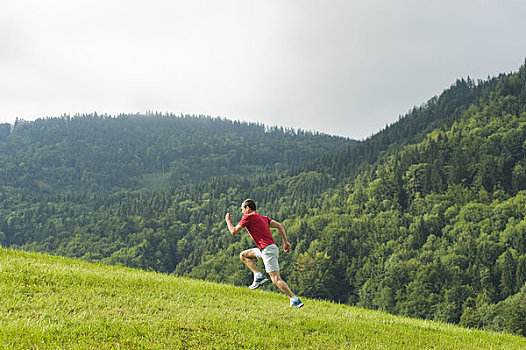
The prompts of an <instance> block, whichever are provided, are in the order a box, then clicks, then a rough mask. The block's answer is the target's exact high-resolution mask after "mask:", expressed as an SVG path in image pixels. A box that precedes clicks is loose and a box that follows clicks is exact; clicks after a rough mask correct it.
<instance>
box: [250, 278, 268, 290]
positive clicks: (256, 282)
mask: <svg viewBox="0 0 526 350" xmlns="http://www.w3.org/2000/svg"><path fill="white" fill-rule="evenodd" d="M267 281H268V278H266V277H265V275H261V276H260V277H257V278H255V279H254V282H252V284H251V285H250V286H248V289H257V288H259V286H261V285H262V284H263V283H265V282H267Z"/></svg>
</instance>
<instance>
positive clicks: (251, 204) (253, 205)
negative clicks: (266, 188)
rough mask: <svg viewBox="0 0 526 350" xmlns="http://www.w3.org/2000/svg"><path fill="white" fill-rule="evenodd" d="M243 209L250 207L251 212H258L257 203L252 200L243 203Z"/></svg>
mask: <svg viewBox="0 0 526 350" xmlns="http://www.w3.org/2000/svg"><path fill="white" fill-rule="evenodd" d="M243 207H249V208H250V209H251V210H253V211H256V202H254V201H253V200H252V199H246V200H245V201H244V202H243Z"/></svg>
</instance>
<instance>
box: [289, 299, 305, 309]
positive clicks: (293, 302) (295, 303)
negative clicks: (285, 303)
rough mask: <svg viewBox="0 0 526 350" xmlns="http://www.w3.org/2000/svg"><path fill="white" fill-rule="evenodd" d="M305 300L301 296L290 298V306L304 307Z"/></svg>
mask: <svg viewBox="0 0 526 350" xmlns="http://www.w3.org/2000/svg"><path fill="white" fill-rule="evenodd" d="M302 306H303V302H302V301H301V300H300V299H299V298H295V300H292V299H290V307H302Z"/></svg>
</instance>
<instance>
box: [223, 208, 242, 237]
mask: <svg viewBox="0 0 526 350" xmlns="http://www.w3.org/2000/svg"><path fill="white" fill-rule="evenodd" d="M225 221H226V225H227V226H228V230H229V231H230V234H231V235H232V236H235V235H237V234H238V233H239V232H241V231H242V230H243V226H241V225H236V226H234V225H233V224H232V215H231V214H230V213H227V214H226V215H225Z"/></svg>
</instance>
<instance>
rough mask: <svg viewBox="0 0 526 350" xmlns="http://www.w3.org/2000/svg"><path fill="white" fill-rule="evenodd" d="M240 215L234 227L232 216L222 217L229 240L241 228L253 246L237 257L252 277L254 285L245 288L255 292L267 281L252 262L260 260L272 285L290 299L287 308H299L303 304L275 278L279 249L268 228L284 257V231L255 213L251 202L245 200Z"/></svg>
mask: <svg viewBox="0 0 526 350" xmlns="http://www.w3.org/2000/svg"><path fill="white" fill-rule="evenodd" d="M241 211H242V212H243V218H241V221H239V224H237V225H236V226H234V225H233V224H232V215H231V214H230V213H227V214H226V215H225V221H226V224H227V226H228V230H229V231H230V233H231V234H232V235H233V236H235V235H237V234H238V233H239V232H241V231H242V230H243V228H246V229H247V231H248V233H249V234H250V236H251V237H252V239H253V240H254V243H256V246H257V248H253V249H248V250H245V251H243V252H241V254H239V258H240V259H241V261H243V263H245V265H247V267H248V268H249V269H250V271H252V272H253V273H254V282H253V283H252V284H251V285H250V286H249V287H248V288H250V289H256V288H258V287H259V286H261V285H262V284H263V283H265V282H267V281H268V279H267V278H266V277H265V275H263V274H262V273H261V272H259V271H258V269H257V267H256V263H255V262H254V260H255V259H258V258H259V259H262V260H263V263H264V264H265V270H266V271H267V273H268V274H269V275H270V279H271V280H272V283H274V284H275V285H276V286H277V287H278V288H279V289H280V290H281V291H282V292H283V293H285V295H287V296H288V297H289V298H290V306H291V307H302V306H303V303H302V302H301V300H300V299H299V298H298V297H297V296H295V295H294V294H293V293H292V292H291V290H290V288H289V286H288V285H287V283H286V282H285V281H284V280H282V279H281V277H280V275H279V264H278V255H279V249H278V247H277V246H276V243H275V242H274V238H273V237H272V233H270V228H277V229H278V231H279V233H280V234H281V238H282V239H283V250H284V251H285V252H287V253H288V252H290V249H291V247H290V243H289V241H288V240H287V234H286V232H285V228H284V227H283V225H282V224H280V223H279V222H277V221H274V220H271V219H270V218H268V217H266V216H263V215H261V214H259V213H258V212H256V203H255V202H254V201H253V200H252V199H247V200H245V201H244V202H243V204H241Z"/></svg>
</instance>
